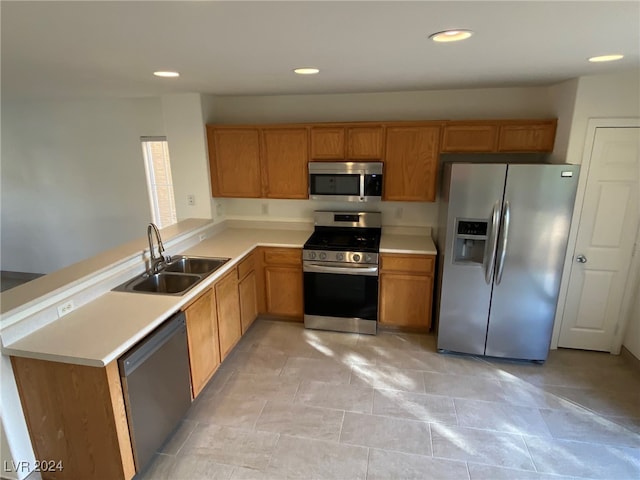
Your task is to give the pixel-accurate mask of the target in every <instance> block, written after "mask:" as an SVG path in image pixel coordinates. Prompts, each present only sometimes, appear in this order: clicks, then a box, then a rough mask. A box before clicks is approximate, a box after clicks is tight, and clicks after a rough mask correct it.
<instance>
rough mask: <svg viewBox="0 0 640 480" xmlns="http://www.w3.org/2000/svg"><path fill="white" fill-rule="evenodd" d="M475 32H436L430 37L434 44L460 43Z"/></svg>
mask: <svg viewBox="0 0 640 480" xmlns="http://www.w3.org/2000/svg"><path fill="white" fill-rule="evenodd" d="M471 35H473V32H472V31H471V30H445V31H444V32H436V33H433V34H431V35H429V38H430V39H431V40H433V41H434V42H459V41H460V40H466V39H467V38H469V37H470V36H471Z"/></svg>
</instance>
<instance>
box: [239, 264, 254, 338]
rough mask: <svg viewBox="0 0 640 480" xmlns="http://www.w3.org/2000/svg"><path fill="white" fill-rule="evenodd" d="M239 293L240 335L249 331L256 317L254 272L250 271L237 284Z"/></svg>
mask: <svg viewBox="0 0 640 480" xmlns="http://www.w3.org/2000/svg"><path fill="white" fill-rule="evenodd" d="M238 290H239V292H240V323H241V325H242V334H243V335H244V334H245V332H246V331H247V330H248V329H249V327H250V326H251V324H252V323H253V321H254V320H255V319H256V317H257V316H258V292H257V286H256V272H255V271H251V272H249V273H248V274H247V276H246V277H245V278H243V279H242V280H240V283H239V284H238Z"/></svg>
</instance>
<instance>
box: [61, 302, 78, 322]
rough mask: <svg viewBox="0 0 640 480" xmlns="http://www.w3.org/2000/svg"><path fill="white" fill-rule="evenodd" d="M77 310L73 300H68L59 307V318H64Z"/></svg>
mask: <svg viewBox="0 0 640 480" xmlns="http://www.w3.org/2000/svg"><path fill="white" fill-rule="evenodd" d="M75 308H76V306H75V304H74V303H73V300H68V301H66V302H64V303H62V304H60V305H58V318H60V317H64V316H65V315H66V314H67V313H70V312H72V311H73V310H74V309H75Z"/></svg>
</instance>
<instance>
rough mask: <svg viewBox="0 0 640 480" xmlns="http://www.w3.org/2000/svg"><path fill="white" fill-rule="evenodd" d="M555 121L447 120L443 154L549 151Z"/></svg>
mask: <svg viewBox="0 0 640 480" xmlns="http://www.w3.org/2000/svg"><path fill="white" fill-rule="evenodd" d="M555 136H556V120H501V121H485V120H478V121H466V120H460V121H451V122H447V124H446V125H445V127H444V130H443V134H442V148H441V151H442V152H445V153H490V152H494V153H495V152H503V153H508V152H519V153H525V152H551V151H552V150H553V144H554V141H555Z"/></svg>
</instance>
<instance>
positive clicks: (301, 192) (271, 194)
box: [262, 128, 309, 198]
mask: <svg viewBox="0 0 640 480" xmlns="http://www.w3.org/2000/svg"><path fill="white" fill-rule="evenodd" d="M308 162H309V133H308V131H307V129H306V128H264V129H262V168H263V177H264V181H265V192H266V197H267V198H308V197H309V192H308V190H309V189H308V183H309V178H308V176H309V174H308Z"/></svg>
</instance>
